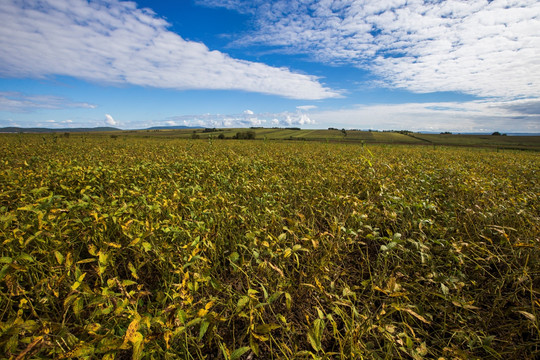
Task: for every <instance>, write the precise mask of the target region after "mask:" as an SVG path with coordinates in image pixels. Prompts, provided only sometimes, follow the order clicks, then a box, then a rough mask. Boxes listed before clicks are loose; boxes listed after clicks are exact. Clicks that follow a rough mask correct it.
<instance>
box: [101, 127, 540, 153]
mask: <svg viewBox="0 0 540 360" xmlns="http://www.w3.org/2000/svg"><path fill="white" fill-rule="evenodd" d="M206 130H215V131H213V132H207V131H206ZM206 130H205V129H176V130H131V131H117V132H115V133H114V134H115V135H117V136H127V137H142V138H151V137H157V138H164V139H167V138H170V139H173V138H175V139H179V138H180V139H191V138H192V137H193V135H194V134H195V136H196V137H198V138H200V139H208V138H214V139H217V138H218V136H220V135H222V136H223V137H224V138H225V139H231V138H233V137H234V136H235V135H236V134H237V133H238V132H242V131H252V132H253V133H254V135H255V138H256V139H259V140H263V139H265V140H301V141H320V142H342V143H356V144H362V143H365V144H369V143H377V144H410V145H428V146H466V147H480V148H490V149H495V150H499V149H500V150H504V149H507V150H532V151H540V136H493V135H463V134H422V133H410V132H395V131H360V130H346V131H345V132H343V131H342V130H338V129H333V130H321V129H315V130H308V129H298V128H297V129H286V128H285V129H284V128H252V129H206ZM105 134H106V135H105V136H109V135H108V134H107V133H105ZM93 136H95V134H94V135H93Z"/></svg>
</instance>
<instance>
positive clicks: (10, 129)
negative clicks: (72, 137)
mask: <svg viewBox="0 0 540 360" xmlns="http://www.w3.org/2000/svg"><path fill="white" fill-rule="evenodd" d="M120 130H121V129H118V128H114V127H107V126H104V127H95V128H60V129H50V128H20V127H4V128H0V133H20V132H22V133H53V132H98V131H120Z"/></svg>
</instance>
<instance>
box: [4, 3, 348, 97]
mask: <svg viewBox="0 0 540 360" xmlns="http://www.w3.org/2000/svg"><path fill="white" fill-rule="evenodd" d="M0 23H1V24H2V26H0V48H1V49H2V51H0V76H1V77H33V78H44V77H47V76H52V75H67V76H73V77H77V78H81V79H86V80H90V81H96V82H104V83H110V84H118V85H121V84H133V85H141V86H152V87H159V88H171V89H180V90H182V89H230V90H244V91H250V92H259V93H265V94H273V95H279V96H284V97H289V98H297V99H324V98H332V97H339V96H340V94H339V93H338V92H337V91H334V90H332V89H329V88H328V87H325V86H324V85H322V84H321V83H320V82H319V80H318V78H316V77H314V76H310V75H305V74H300V73H295V72H293V71H291V70H289V69H287V68H276V67H271V66H268V65H265V64H262V63H256V62H249V61H244V60H237V59H233V58H231V57H230V56H228V55H227V54H224V53H222V52H219V51H211V50H209V49H208V48H207V47H206V46H205V45H204V44H202V43H198V42H193V41H186V40H184V39H183V38H182V37H181V36H179V35H178V34H176V33H173V32H171V31H170V30H169V29H168V27H169V24H168V23H167V22H166V21H165V20H164V19H162V18H160V17H158V16H157V15H156V14H155V13H153V12H152V11H151V10H148V9H139V8H137V6H136V4H135V3H133V2H125V1H118V0H109V1H85V0H71V1H53V0H42V1H39V2H37V1H36V2H23V1H16V0H4V1H2V2H0Z"/></svg>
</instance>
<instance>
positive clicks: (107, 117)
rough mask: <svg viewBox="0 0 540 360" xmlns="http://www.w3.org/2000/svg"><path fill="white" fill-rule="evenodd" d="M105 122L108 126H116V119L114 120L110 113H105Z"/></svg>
mask: <svg viewBox="0 0 540 360" xmlns="http://www.w3.org/2000/svg"><path fill="white" fill-rule="evenodd" d="M105 124H107V125H110V126H116V125H118V122H116V120H114V119H113V117H112V116H111V115H109V114H105Z"/></svg>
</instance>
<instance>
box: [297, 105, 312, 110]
mask: <svg viewBox="0 0 540 360" xmlns="http://www.w3.org/2000/svg"><path fill="white" fill-rule="evenodd" d="M296 108H297V109H298V110H304V111H309V110H313V109H316V108H317V106H315V105H301V106H297V107H296Z"/></svg>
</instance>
